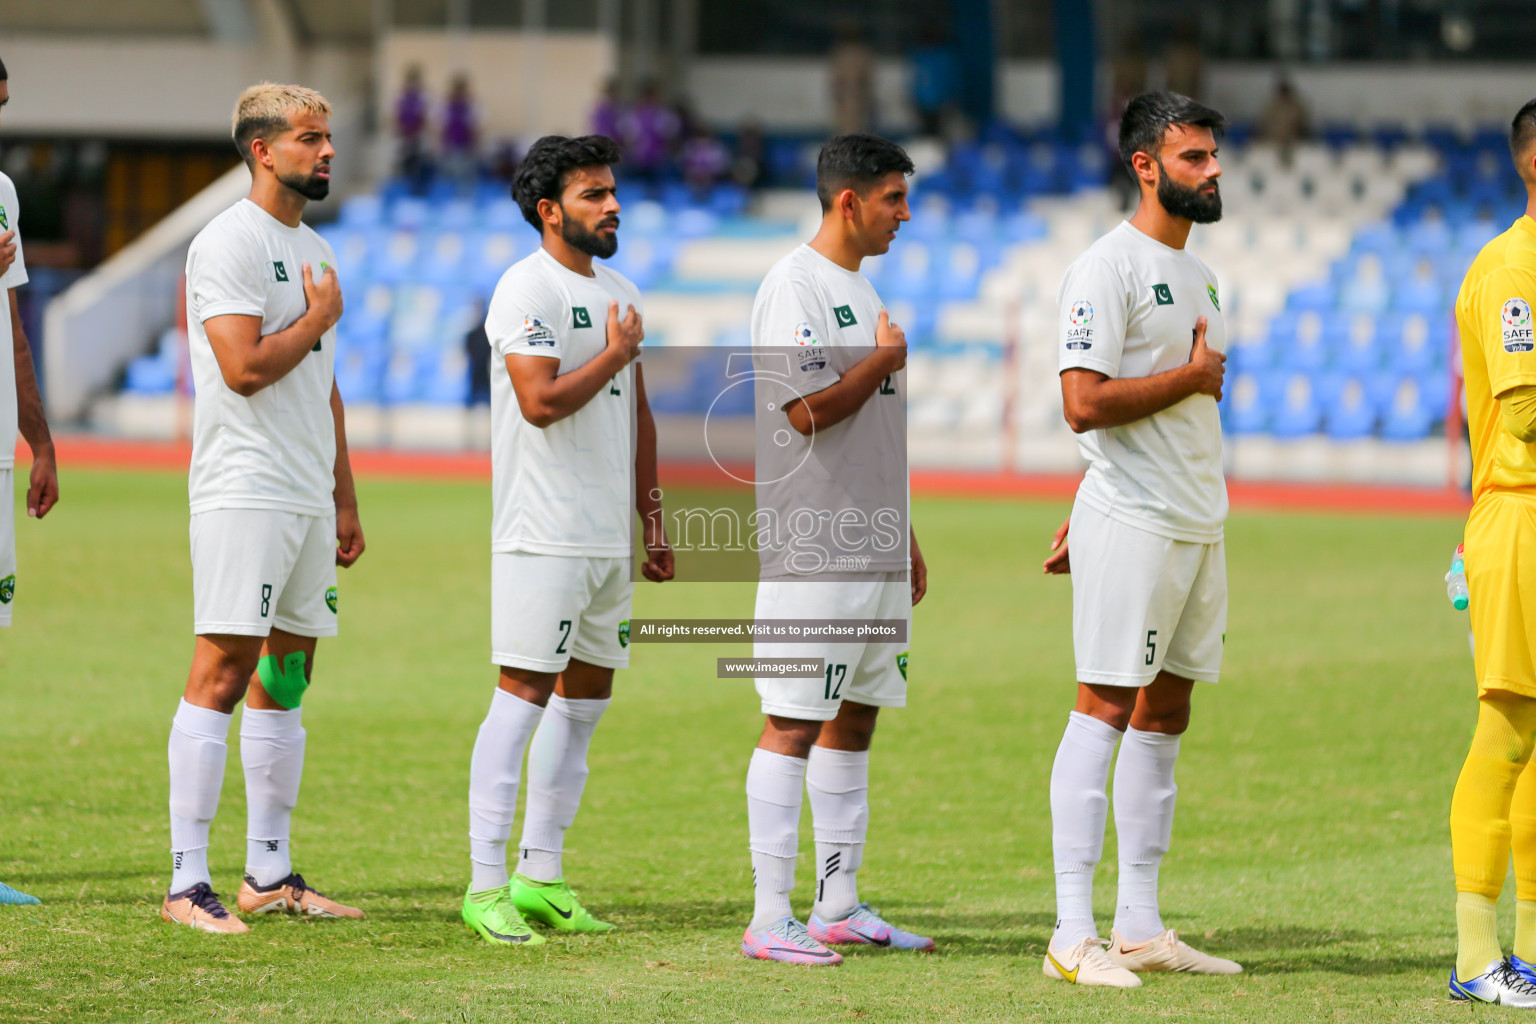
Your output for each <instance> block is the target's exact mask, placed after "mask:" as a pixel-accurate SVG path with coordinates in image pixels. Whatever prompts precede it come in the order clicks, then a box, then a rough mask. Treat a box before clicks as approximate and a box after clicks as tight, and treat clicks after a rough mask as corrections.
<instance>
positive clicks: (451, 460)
mask: <svg viewBox="0 0 1536 1024" xmlns="http://www.w3.org/2000/svg"><path fill="white" fill-rule="evenodd" d="M54 445H55V447H56V448H57V450H58V456H59V464H60V465H61V466H62V467H63V468H64V469H65V471H66V472H67V471H68V469H69V468H70V467H73V466H78V467H83V468H88V469H157V470H166V471H171V470H174V471H176V472H181V473H185V472H186V470H187V464H188V463H189V462H190V460H191V457H192V446H191V445H190V444H188V443H186V442H177V441H125V440H118V439H112V438H100V437H92V436H89V435H73V436H62V437H58V438H55V440H54ZM16 461H17V465H18V466H21V465H25V464H28V463H30V461H31V453H30V451H29V449H28V448H27V447H26V445H25V444H24V443H22V444H18V446H17V449H16ZM352 469H353V471H354V472H355V473H357V474H358V475H359V476H376V477H405V478H408V479H426V480H470V481H473V480H489V479H490V476H491V457H490V453H488V452H473V453H457V454H438V453H415V452H397V451H368V450H354V451H353V452H352ZM661 476H662V480H663V482H664V483H667V484H671V485H676V486H690V485H694V486H700V485H706V484H710V483H713V482H715V481H716V480H717V479H718V476H719V474H718V471H717V470H716V469H715V468H714V467H712V466H710V467H706V466H697V465H682V464H679V465H663V466H662V469H661ZM1078 480H1079V477H1077V476H1072V475H1035V474H1022V473H1020V474H1010V473H981V472H964V471H958V470H914V471H913V473H912V490H913V492H914V493H916V494H924V495H935V496H941V497H964V498H1001V499H1008V498H1033V499H1055V500H1059V501H1061V502H1063V503H1066V502H1069V501H1071V499H1072V496H1073V495H1074V494H1075V493H1076V492H1077V484H1078ZM1227 488H1228V492H1229V493H1230V494H1231V497H1232V504H1233V506H1234V507H1236V508H1247V509H1279V510H1288V511H1317V512H1357V513H1373V514H1386V515H1457V516H1462V515H1466V513H1467V510H1468V509H1469V508H1470V507H1471V504H1472V501H1471V497H1470V496H1469V495H1467V494H1464V493H1462V492H1460V491H1454V490H1447V489H1445V488H1429V487H1387V486H1376V485H1367V484H1310V483H1260V482H1255V481H1249V480H1232V481H1229V482H1228V485H1227Z"/></svg>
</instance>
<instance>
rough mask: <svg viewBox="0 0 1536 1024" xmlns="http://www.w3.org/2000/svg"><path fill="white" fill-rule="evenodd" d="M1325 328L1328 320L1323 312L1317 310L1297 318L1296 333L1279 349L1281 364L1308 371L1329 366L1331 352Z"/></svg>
mask: <svg viewBox="0 0 1536 1024" xmlns="http://www.w3.org/2000/svg"><path fill="white" fill-rule="evenodd" d="M1325 330H1326V321H1325V319H1324V317H1323V315H1322V314H1321V313H1318V312H1317V311H1315V310H1308V311H1307V312H1305V313H1302V314H1301V315H1300V317H1298V318H1297V322H1296V333H1295V335H1294V336H1293V337H1292V338H1291V339H1290V341H1289V342H1288V343H1287V344H1285V345H1284V346H1282V347H1281V348H1280V350H1279V353H1278V355H1279V365H1280V366H1282V367H1284V368H1286V369H1290V370H1303V371H1307V372H1312V371H1316V370H1321V369H1322V368H1323V367H1325V366H1327V365H1328V363H1329V361H1330V360H1329V355H1330V353H1329V351H1328V343H1327V340H1326V339H1325V337H1324V334H1325Z"/></svg>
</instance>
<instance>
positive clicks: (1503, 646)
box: [1450, 100, 1536, 1007]
mask: <svg viewBox="0 0 1536 1024" xmlns="http://www.w3.org/2000/svg"><path fill="white" fill-rule="evenodd" d="M1509 148H1510V152H1511V153H1512V154H1513V156H1514V160H1515V168H1516V170H1518V171H1519V172H1520V178H1521V180H1522V181H1524V182H1525V188H1526V193H1527V195H1528V197H1529V198H1528V200H1527V203H1526V212H1525V216H1523V217H1521V218H1520V219H1519V220H1517V221H1515V223H1514V224H1513V225H1512V226H1511V227H1510V229H1509V230H1508V231H1506V232H1504V233H1503V234H1502V235H1500V236H1499V237H1497V238H1495V239H1494V240H1493V241H1491V242H1489V243H1488V244H1487V245H1486V246H1484V247H1483V251H1482V252H1480V253H1478V255H1477V259H1476V260H1474V261H1473V262H1472V267H1471V269H1469V270H1468V271H1467V276H1466V280H1464V281H1463V282H1462V285H1461V292H1460V294H1459V295H1457V297H1456V323H1457V326H1458V327H1459V328H1460V331H1461V361H1462V367H1463V375H1464V376H1465V379H1466V387H1467V427H1468V432H1469V434H1470V438H1471V442H1472V493H1473V500H1472V512H1471V514H1469V515H1468V516H1467V526H1466V534H1465V544H1466V556H1465V557H1466V565H1467V589H1468V591H1469V592H1470V594H1471V599H1472V603H1471V606H1470V609H1471V617H1472V646H1473V662H1474V668H1475V671H1476V674H1477V696H1478V709H1477V729H1476V731H1475V732H1474V733H1473V734H1472V748H1471V750H1470V751H1469V752H1468V753H1467V760H1466V763H1465V764H1464V765H1463V766H1462V769H1461V776H1460V777H1459V778H1458V779H1457V780H1456V790H1455V793H1454V795H1453V796H1452V797H1451V865H1452V869H1453V871H1454V873H1455V876H1456V932H1457V942H1456V966H1455V967H1454V968H1453V969H1452V970H1451V980H1450V995H1451V998H1452V999H1456V1000H1472V1001H1476V1002H1484V1003H1501V1004H1503V1005H1505V1006H1520V1007H1536V773H1533V772H1532V771H1531V769H1530V768H1529V767H1528V765H1529V763H1530V759H1531V751H1532V749H1533V747H1536V737H1533V734H1536V665H1533V652H1536V561H1532V557H1533V556H1536V340H1533V334H1532V328H1533V323H1532V316H1531V301H1530V300H1532V299H1536V221H1532V219H1531V216H1532V214H1533V213H1536V100H1532V101H1531V102H1530V103H1527V104H1526V105H1525V106H1524V107H1522V108H1521V109H1520V112H1519V113H1518V114H1516V115H1515V118H1514V121H1513V123H1512V124H1511V125H1510V135H1509ZM1511 845H1513V847H1514V855H1515V948H1514V955H1513V956H1512V957H1510V958H1509V959H1508V960H1506V959H1505V958H1504V953H1503V950H1502V949H1501V948H1500V946H1499V939H1498V933H1497V931H1496V929H1495V915H1494V911H1495V904H1496V903H1497V902H1498V898H1499V893H1500V891H1502V890H1503V888H1504V872H1505V871H1506V869H1507V868H1508V864H1509V855H1510V847H1511Z"/></svg>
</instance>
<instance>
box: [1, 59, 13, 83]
mask: <svg viewBox="0 0 1536 1024" xmlns="http://www.w3.org/2000/svg"><path fill="white" fill-rule="evenodd" d="M10 80H11V76H10V74H9V73H8V72H7V71H6V70H5V61H3V60H0V82H8V81H10Z"/></svg>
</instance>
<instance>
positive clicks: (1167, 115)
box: [1120, 91, 1227, 175]
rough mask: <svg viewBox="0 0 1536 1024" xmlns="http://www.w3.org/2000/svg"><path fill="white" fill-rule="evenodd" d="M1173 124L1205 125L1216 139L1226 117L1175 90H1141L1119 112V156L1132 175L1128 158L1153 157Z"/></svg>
mask: <svg viewBox="0 0 1536 1024" xmlns="http://www.w3.org/2000/svg"><path fill="white" fill-rule="evenodd" d="M1174 125H1194V126H1196V127H1197V128H1209V129H1210V130H1211V132H1212V133H1213V134H1214V135H1215V136H1216V137H1217V138H1218V139H1219V138H1221V133H1222V132H1224V131H1226V128H1227V119H1226V118H1224V117H1222V116H1221V114H1220V113H1218V112H1217V111H1215V110H1212V109H1211V108H1210V107H1208V106H1206V105H1205V104H1203V103H1198V102H1196V101H1195V100H1192V99H1190V98H1189V97H1188V96H1185V95H1182V94H1181V93H1176V92H1166V91H1165V92H1144V93H1142V94H1141V95H1140V96H1137V97H1136V98H1135V99H1133V100H1131V102H1129V103H1127V104H1126V105H1125V113H1124V114H1121V115H1120V160H1121V162H1122V163H1124V164H1125V166H1126V167H1128V168H1130V170H1131V174H1132V175H1135V173H1136V168H1135V167H1134V166H1133V165H1132V164H1131V158H1132V157H1133V156H1135V155H1136V154H1137V153H1146V154H1148V155H1149V156H1152V157H1154V158H1155V157H1156V156H1157V154H1158V147H1159V146H1161V145H1162V144H1163V138H1164V137H1165V136H1166V135H1167V134H1168V129H1169V128H1172V127H1173V126H1174Z"/></svg>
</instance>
